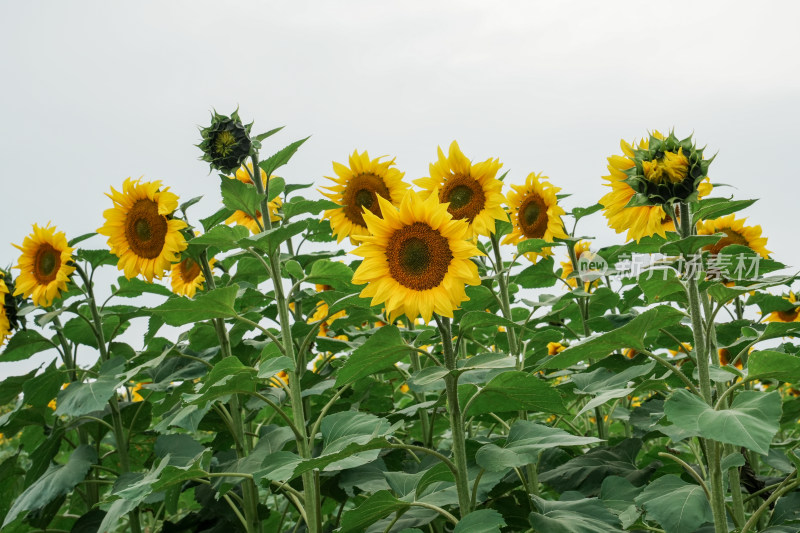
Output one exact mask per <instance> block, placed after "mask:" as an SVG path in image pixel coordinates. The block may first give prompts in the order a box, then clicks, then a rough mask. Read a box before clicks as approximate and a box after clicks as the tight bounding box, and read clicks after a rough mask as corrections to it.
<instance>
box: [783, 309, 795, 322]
mask: <svg viewBox="0 0 800 533" xmlns="http://www.w3.org/2000/svg"><path fill="white" fill-rule="evenodd" d="M798 313H800V310H798V309H797V308H795V309H793V310H789V311H778V317H779V318H780V319H781V322H794V321H795V320H796V319H797V314H798Z"/></svg>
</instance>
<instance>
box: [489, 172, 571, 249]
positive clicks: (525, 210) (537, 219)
mask: <svg viewBox="0 0 800 533" xmlns="http://www.w3.org/2000/svg"><path fill="white" fill-rule="evenodd" d="M546 179H548V178H547V176H542V174H541V173H539V174H537V173H535V172H531V173H530V174H528V177H527V178H526V179H525V184H524V185H512V186H511V189H512V190H510V191H509V192H508V195H507V196H506V200H507V202H508V206H509V209H510V212H511V225H512V228H513V229H512V231H511V233H509V234H508V235H506V236H505V237H504V238H503V244H518V243H519V242H520V241H523V240H525V239H544V240H545V241H547V242H553V239H554V238H556V237H558V238H560V239H565V238H566V237H567V234H566V233H565V232H564V223H563V222H562V221H561V215H563V214H564V210H563V209H562V208H561V207H560V206H559V205H558V199H557V198H556V193H557V192H558V191H560V190H561V189H560V188H559V187H554V186H553V185H552V184H551V183H550V182H549V181H545V180H546ZM551 254H552V251H551V249H550V248H544V249H542V251H540V252H529V253H527V254H525V256H526V257H527V258H528V259H530V260H531V261H533V262H535V261H536V258H537V257H539V256H542V257H546V256H548V255H551Z"/></svg>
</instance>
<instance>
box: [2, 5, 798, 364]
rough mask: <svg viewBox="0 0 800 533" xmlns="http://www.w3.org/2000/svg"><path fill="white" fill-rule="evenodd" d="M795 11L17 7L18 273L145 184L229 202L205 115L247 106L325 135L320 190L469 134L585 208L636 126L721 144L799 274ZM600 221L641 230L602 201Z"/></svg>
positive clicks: (8, 82) (725, 161)
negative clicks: (133, 181)
mask: <svg viewBox="0 0 800 533" xmlns="http://www.w3.org/2000/svg"><path fill="white" fill-rule="evenodd" d="M797 20H800V4H797V3H794V2H788V1H787V2H757V3H756V2H730V1H729V2H722V1H718V2H702V3H701V2H695V1H689V2H686V1H680V2H669V3H664V2H652V3H645V2H640V1H639V2H635V1H630V2H589V1H581V2H568V3H567V2H530V1H508V2H486V1H468V2H433V1H405V2H393V3H389V2H372V1H338V2H323V1H318V2H305V1H292V2H252V1H251V2H245V1H240V2H219V1H217V2H208V1H196V0H192V1H188V0H187V1H172V2H154V1H149V2H128V3H124V4H123V3H121V2H106V1H95V2H41V1H34V0H27V1H25V2H11V1H8V2H3V3H2V4H0V79H1V80H2V83H0V95H2V99H1V100H0V102H2V104H0V105H2V111H3V113H2V125H1V126H0V158H1V159H0V160H2V162H3V167H2V171H1V172H2V174H0V175H1V176H2V182H1V183H0V199H2V202H0V265H2V266H4V267H5V266H9V265H11V264H13V263H15V262H16V259H17V255H18V254H17V251H16V249H15V248H13V247H12V246H11V245H10V244H9V243H10V242H16V243H21V241H22V239H23V238H24V236H25V235H26V234H27V233H29V232H30V225H31V224H32V223H34V222H37V223H40V224H44V223H46V222H47V221H52V222H53V223H54V224H56V225H57V226H58V228H59V229H60V230H64V231H66V233H67V236H68V238H71V237H74V236H77V235H79V234H82V233H85V232H88V231H93V230H94V229H96V228H98V227H99V226H100V225H101V224H102V223H103V217H102V211H103V210H104V209H106V208H107V207H109V206H110V200H108V199H107V198H106V197H105V196H104V195H103V193H104V192H106V191H108V190H109V187H110V186H114V187H116V188H119V187H120V185H121V183H122V181H123V179H124V178H126V177H128V176H133V177H138V176H142V175H143V176H145V178H147V179H162V180H163V181H164V183H165V184H166V185H169V186H171V187H172V190H173V191H174V192H176V193H177V194H179V195H180V196H181V197H182V198H184V199H188V198H190V197H193V196H197V195H201V194H203V195H206V199H204V201H203V202H201V203H200V204H199V205H198V206H195V207H194V208H193V209H192V211H193V215H194V217H202V216H207V215H209V214H210V213H212V212H213V211H214V210H216V209H217V207H218V202H219V197H218V178H217V177H216V175H209V174H208V167H207V165H206V164H205V163H203V162H201V161H199V160H198V156H199V155H200V154H199V151H198V150H197V148H195V147H194V146H193V145H194V144H195V143H197V142H199V139H198V137H199V135H198V132H197V128H196V126H197V125H204V124H206V123H207V122H208V117H209V110H210V109H211V108H212V107H214V108H216V109H217V110H219V111H220V112H222V113H225V114H227V113H229V112H230V111H231V110H232V109H233V108H235V107H236V106H237V105H238V106H239V107H240V113H241V115H242V117H243V119H245V120H252V119H255V121H256V123H255V126H254V128H255V129H254V131H256V132H261V131H265V130H267V129H271V128H272V127H275V126H279V125H286V129H285V130H284V132H281V134H279V135H278V136H276V137H273V139H272V140H271V143H269V144H267V146H266V147H265V149H264V152H265V155H266V154H267V153H271V152H270V150H271V149H278V148H280V147H282V146H284V145H286V144H288V143H289V142H291V141H293V140H296V139H298V138H301V137H305V136H306V135H309V134H311V135H313V137H312V138H311V139H310V140H309V141H308V142H307V143H306V145H305V146H304V147H303V148H302V149H301V151H300V152H299V153H298V154H297V156H295V159H294V160H293V161H292V163H291V164H290V166H289V167H287V168H285V169H282V175H284V176H285V177H286V178H287V180H288V181H290V182H308V181H312V180H313V181H317V182H318V183H321V182H322V179H321V178H322V176H324V175H330V174H331V161H332V160H338V161H344V160H346V157H347V155H348V154H349V153H350V152H352V151H353V149H356V148H358V149H359V150H363V149H368V150H369V151H370V154H373V155H380V154H391V155H393V156H396V158H397V163H398V166H399V168H400V169H401V170H403V171H405V172H406V178H407V179H408V180H411V179H416V178H418V177H422V176H425V175H427V165H428V163H429V162H431V161H433V160H434V157H435V153H436V146H437V145H442V146H444V147H446V146H447V145H448V144H449V143H450V141H451V140H453V139H457V140H458V141H459V144H460V145H461V147H462V149H463V150H464V151H465V153H466V154H467V156H468V157H471V158H472V159H473V160H483V159H486V158H488V157H499V158H500V159H501V161H502V162H503V163H504V169H507V170H510V171H511V172H510V174H509V178H508V182H511V183H519V182H521V181H522V180H523V179H524V178H525V176H526V175H527V174H528V173H529V172H531V171H537V172H544V173H545V174H546V175H548V176H549V177H550V178H551V181H552V182H553V183H554V184H555V185H557V186H560V187H562V188H563V191H562V192H563V193H572V194H573V196H572V197H571V198H569V199H567V201H566V204H565V207H566V208H567V210H569V209H570V208H571V207H574V206H578V205H581V206H586V205H591V204H593V203H595V202H596V201H597V200H598V199H599V198H600V197H601V196H602V195H603V194H604V193H605V189H606V188H605V187H603V186H602V180H601V179H600V177H601V176H602V175H604V174H605V173H606V169H605V164H606V157H607V156H609V155H611V154H615V153H618V152H619V140H620V138H625V139H627V140H629V141H631V140H633V139H634V138H639V137H641V136H643V135H645V133H646V131H647V130H648V129H661V130H662V131H666V130H669V129H670V128H673V127H674V128H675V129H676V133H677V134H678V135H679V136H683V135H688V134H689V133H691V132H692V131H693V132H695V136H696V139H697V141H698V143H700V144H707V145H708V147H709V153H714V152H718V153H719V155H718V157H717V159H716V161H715V162H714V163H713V165H712V166H711V172H710V174H711V176H712V179H713V180H714V181H717V182H724V183H729V184H732V185H734V186H736V187H737V189H738V190H734V189H726V190H724V191H723V190H720V191H719V192H720V194H722V193H723V192H726V193H727V194H731V193H733V194H735V195H736V197H737V198H752V197H759V198H762V200H761V201H760V202H759V203H758V204H756V205H755V206H753V207H751V208H750V209H749V210H747V211H746V212H745V214H746V215H748V216H749V221H750V222H751V223H753V224H760V225H761V226H762V228H763V229H764V232H765V234H766V236H768V237H769V243H768V248H769V249H771V250H773V251H775V252H776V253H775V257H776V258H777V259H778V260H780V261H783V262H785V263H787V264H790V265H793V266H800V252H798V250H797V247H796V246H795V244H796V242H797V237H796V234H797V230H796V228H795V227H794V224H795V223H796V219H795V216H794V213H795V212H796V211H795V204H796V198H797V192H798V187H797V184H796V183H797V181H796V180H797V178H798V176H797V165H796V162H795V161H794V156H795V154H796V153H797V148H796V146H797V142H798V140H800V139H798V134H797V130H796V125H797V123H798V121H799V119H800V105H799V104H798V100H797V98H798V94H800V92H798V89H800V68H799V67H800V54H798V50H800V32H798V31H797V27H796V23H797ZM190 214H192V213H191V212H190ZM582 230H583V231H581V233H583V234H585V235H590V236H596V237H598V241H599V244H600V245H608V244H613V243H615V242H621V239H619V238H617V237H615V235H614V234H613V232H611V231H610V230H608V229H607V228H605V219H604V218H602V216H601V215H600V214H597V215H594V217H593V218H591V219H589V220H588V221H587V222H586V223H585V224H584V226H583V227H582ZM89 243H90V244H91V246H92V247H101V246H103V245H104V242H103V241H102V240H101V238H95V239H94V240H92V241H89ZM115 275H116V273H115V272H113V273H109V276H110V279H113V278H114V277H115ZM135 347H137V346H135ZM37 361H39V360H37ZM39 362H40V361H39ZM37 364H38V362H37ZM23 366H24V365H19V364H0V376H3V375H6V374H8V373H18V372H21V370H22V368H23Z"/></svg>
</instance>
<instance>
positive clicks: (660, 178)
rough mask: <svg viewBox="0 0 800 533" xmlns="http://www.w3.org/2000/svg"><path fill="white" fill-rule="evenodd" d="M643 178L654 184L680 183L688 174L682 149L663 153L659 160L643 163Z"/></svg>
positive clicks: (687, 163) (687, 166)
mask: <svg viewBox="0 0 800 533" xmlns="http://www.w3.org/2000/svg"><path fill="white" fill-rule="evenodd" d="M642 170H644V177H645V178H647V179H648V180H649V181H651V182H653V183H655V184H661V183H665V182H667V183H680V182H682V181H683V180H684V179H686V176H687V175H688V174H689V160H688V159H687V158H686V156H685V155H683V149H681V150H679V151H678V152H677V153H675V152H664V155H663V156H662V157H661V158H659V159H654V160H652V161H643V162H642Z"/></svg>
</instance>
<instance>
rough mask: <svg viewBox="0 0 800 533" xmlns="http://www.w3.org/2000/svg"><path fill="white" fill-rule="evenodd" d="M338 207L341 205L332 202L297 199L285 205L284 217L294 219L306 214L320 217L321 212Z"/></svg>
mask: <svg viewBox="0 0 800 533" xmlns="http://www.w3.org/2000/svg"><path fill="white" fill-rule="evenodd" d="M337 207H339V204H337V203H335V202H331V201H330V200H324V199H323V200H306V199H305V198H296V199H294V200H292V201H291V202H286V203H285V204H283V215H284V216H285V217H286V218H292V217H296V216H297V215H303V214H306V213H308V214H310V215H318V214H319V213H320V212H321V211H325V210H326V209H336V208H337Z"/></svg>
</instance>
